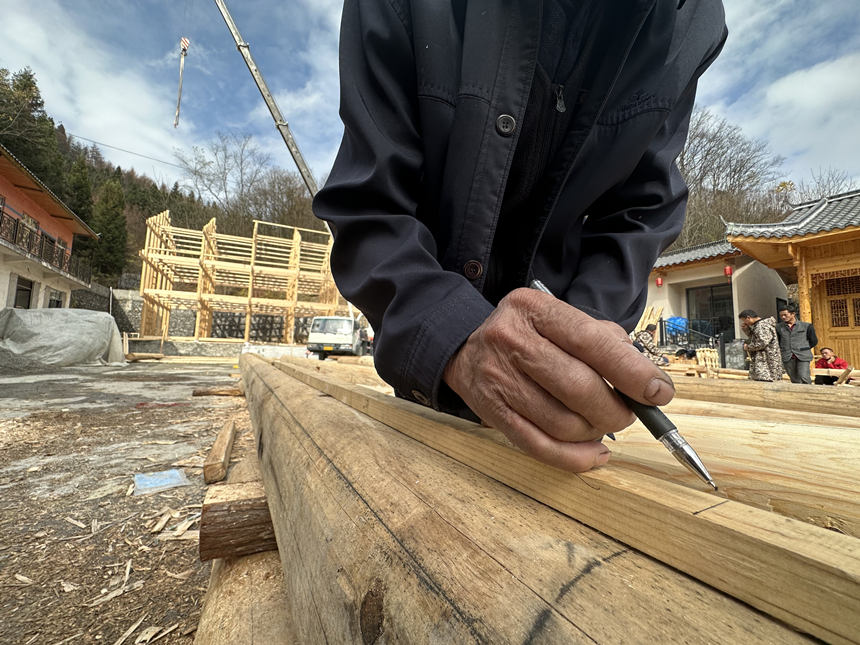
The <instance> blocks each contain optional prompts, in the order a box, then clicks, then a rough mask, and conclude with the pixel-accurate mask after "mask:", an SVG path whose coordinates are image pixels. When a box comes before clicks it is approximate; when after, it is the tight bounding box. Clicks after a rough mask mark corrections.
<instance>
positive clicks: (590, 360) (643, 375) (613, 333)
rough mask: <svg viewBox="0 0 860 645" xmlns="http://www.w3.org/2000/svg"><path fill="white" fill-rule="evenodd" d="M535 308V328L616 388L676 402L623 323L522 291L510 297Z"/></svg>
mask: <svg viewBox="0 0 860 645" xmlns="http://www.w3.org/2000/svg"><path fill="white" fill-rule="evenodd" d="M508 297H509V298H512V299H514V301H515V302H516V304H518V306H521V307H523V308H524V309H526V310H529V308H530V313H529V316H530V319H531V321H532V324H533V325H534V327H535V330H536V331H537V332H538V333H539V334H541V335H542V336H544V337H545V338H546V339H547V340H550V341H551V342H553V343H555V344H556V345H558V346H559V347H560V348H561V349H563V350H564V351H565V352H567V353H568V354H570V355H572V356H576V357H577V358H579V359H580V360H582V361H583V362H585V363H586V364H588V365H589V366H590V367H591V368H592V369H593V370H595V371H596V372H597V373H599V374H600V375H601V376H602V377H603V378H605V379H606V380H607V381H609V382H610V383H611V384H612V385H613V386H615V387H617V388H618V389H620V390H621V391H622V392H624V393H625V394H627V395H628V396H630V397H631V398H633V399H635V400H637V401H639V402H640V403H648V404H651V405H665V404H666V403H668V402H669V401H671V400H672V397H673V396H674V394H675V388H674V386H673V385H672V380H671V379H670V378H669V377H668V376H667V375H666V373H665V372H663V371H662V370H660V369H659V368H658V367H657V366H656V365H654V363H652V362H651V361H650V360H649V359H648V358H646V357H645V356H643V355H642V354H641V353H639V351H637V350H636V348H635V347H633V345H632V344H631V342H630V338H629V337H628V336H627V334H626V333H625V332H624V330H623V329H622V328H621V327H619V326H618V325H616V324H614V323H611V322H607V321H602V320H596V319H594V318H592V317H591V316H589V315H588V314H586V313H584V312H582V311H579V310H578V309H576V308H575V307H572V306H570V305H568V304H567V303H565V302H562V301H561V300H558V299H557V298H554V297H552V296H550V295H549V294H545V293H541V292H538V291H535V290H534V289H517V290H516V291H513V292H511V294H509V296H508Z"/></svg>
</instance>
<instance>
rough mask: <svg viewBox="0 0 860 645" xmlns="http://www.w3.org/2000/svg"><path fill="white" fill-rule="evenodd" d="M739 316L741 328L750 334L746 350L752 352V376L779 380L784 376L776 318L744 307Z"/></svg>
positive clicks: (745, 344) (760, 378)
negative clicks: (761, 314)
mask: <svg viewBox="0 0 860 645" xmlns="http://www.w3.org/2000/svg"><path fill="white" fill-rule="evenodd" d="M738 318H740V320H741V329H742V330H743V332H744V333H745V334H747V335H748V336H749V339H748V340H747V342H745V343H744V351H747V352H749V354H750V378H751V379H752V380H753V381H778V380H780V379H781V378H782V367H783V365H782V362H781V360H780V358H781V355H780V349H779V340H777V336H776V318H774V317H773V316H770V317H769V318H762V317H761V316H759V315H758V314H757V313H756V312H755V311H753V310H752V309H744V310H743V311H742V312H741V313H740V314H739V315H738Z"/></svg>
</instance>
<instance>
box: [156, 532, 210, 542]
mask: <svg viewBox="0 0 860 645" xmlns="http://www.w3.org/2000/svg"><path fill="white" fill-rule="evenodd" d="M158 539H159V540H167V541H169V540H199V539H200V531H185V532H184V533H183V534H182V535H179V536H176V535H174V534H173V533H167V534H164V535H159V536H158Z"/></svg>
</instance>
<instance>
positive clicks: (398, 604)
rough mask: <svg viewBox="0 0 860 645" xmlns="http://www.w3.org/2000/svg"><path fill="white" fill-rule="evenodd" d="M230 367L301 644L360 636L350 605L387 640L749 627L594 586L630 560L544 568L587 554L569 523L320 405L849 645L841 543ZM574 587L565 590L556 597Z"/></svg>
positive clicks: (615, 473) (707, 632) (675, 634)
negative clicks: (595, 573) (248, 420)
mask: <svg viewBox="0 0 860 645" xmlns="http://www.w3.org/2000/svg"><path fill="white" fill-rule="evenodd" d="M242 369H243V375H244V378H245V381H246V383H247V385H248V392H249V410H250V412H251V417H252V422H253V425H254V428H255V431H256V432H257V434H258V440H259V443H260V446H261V448H262V449H261V453H262V459H261V462H262V468H263V473H264V480H265V482H266V487H267V490H268V493H269V495H268V497H269V502H270V507H271V510H272V519H273V524H274V526H275V531H276V534H277V535H278V542H279V545H280V550H281V558H282V561H283V562H284V563H285V572H286V574H287V576H288V578H289V582H288V588H289V589H290V597H291V599H292V600H291V602H293V603H295V604H294V605H293V607H292V609H291V613H292V615H293V619H294V620H296V621H297V622H301V628H302V630H304V631H302V633H301V634H300V640H306V641H314V640H318V639H319V638H320V636H321V635H322V634H323V633H324V634H325V635H326V636H327V638H329V640H332V639H333V640H341V641H355V640H357V639H358V638H359V637H360V634H364V633H365V632H364V631H363V629H359V627H358V626H359V625H361V626H362V628H363V627H364V625H362V620H361V615H362V613H361V608H362V607H366V606H368V605H370V606H379V608H380V609H379V611H378V612H374V613H378V614H381V616H382V618H380V619H378V623H379V625H378V628H379V629H385V630H386V632H387V633H388V638H389V640H398V639H399V640H402V641H408V642H412V641H416V642H418V641H422V642H426V641H427V640H433V639H435V640H487V641H490V642H497V641H498V642H510V641H526V640H534V639H536V638H545V639H550V640H553V639H554V640H556V641H559V642H561V641H565V640H570V641H572V642H579V641H581V640H583V634H584V635H585V638H586V639H592V638H593V639H594V640H598V641H612V640H616V641H617V640H623V639H624V638H625V637H629V634H631V633H636V634H637V636H641V637H642V639H643V640H648V641H650V640H656V641H658V642H666V641H669V640H671V641H677V640H685V639H686V640H693V641H695V640H698V639H702V640H715V641H725V640H729V641H731V640H734V639H736V638H737V637H738V636H737V634H736V633H735V634H734V635H729V634H716V633H715V632H713V631H711V630H716V631H717V632H719V631H722V630H724V629H727V628H728V629H731V630H734V629H735V628H737V627H738V623H736V622H735V621H736V620H744V621H746V619H747V618H748V614H746V613H745V611H746V610H744V609H743V606H742V605H734V606H733V607H732V608H731V609H730V613H729V614H726V615H719V613H720V611H722V610H719V611H718V612H717V614H714V613H713V610H714V608H715V606H714V605H713V604H712V603H713V602H714V600H715V598H718V597H719V598H723V599H726V598H725V597H722V596H719V595H717V596H713V595H711V594H712V592H711V591H709V590H708V589H707V588H706V587H702V586H698V585H696V583H695V582H693V581H690V580H688V581H687V583H688V584H689V585H693V586H694V588H693V589H690V588H686V590H685V591H682V590H681V588H677V589H676V590H674V591H672V592H671V593H668V594H664V593H663V591H665V590H663V589H661V593H654V591H653V589H651V590H646V589H641V591H642V592H643V595H642V596H637V595H635V594H634V596H633V597H630V596H629V593H630V589H629V588H628V589H624V588H623V587H624V586H625V585H628V584H629V581H630V580H631V578H630V577H627V578H623V577H618V576H616V575H611V574H612V573H615V574H618V573H619V571H618V570H617V569H616V566H620V565H621V561H622V560H626V559H627V558H628V557H634V556H635V557H637V558H639V556H637V555H636V554H634V553H633V552H629V551H626V550H624V549H623V548H618V547H610V550H608V551H604V552H603V554H602V555H598V556H596V557H595V558H594V559H589V560H588V561H587V562H583V561H581V560H579V561H577V559H576V558H575V557H574V558H573V560H568V561H567V563H566V565H565V564H564V563H563V562H560V561H558V560H555V559H553V557H551V555H550V554H549V553H548V552H549V551H552V549H551V548H549V549H548V548H547V544H549V545H552V544H555V543H554V542H553V539H560V540H561V541H562V542H565V543H567V544H568V546H566V547H565V548H566V549H567V550H568V551H569V553H570V554H571V555H574V554H577V553H578V554H580V555H581V554H582V552H583V551H586V552H587V551H588V549H587V548H584V547H585V545H584V544H583V543H582V542H581V541H578V539H577V538H575V537H572V536H575V535H576V531H577V530H578V529H581V527H580V526H579V525H578V524H576V523H575V522H570V521H569V520H568V521H567V522H562V524H563V529H561V530H560V531H559V532H558V533H554V532H552V533H548V531H549V529H547V528H546V525H545V524H544V519H545V516H544V515H542V514H541V513H540V512H539V511H538V509H542V508H545V507H542V506H540V505H533V504H528V503H526V502H524V501H523V500H522V498H520V497H519V496H516V495H515V493H513V492H511V491H509V490H506V489H504V488H501V489H497V488H495V487H494V486H491V483H490V482H489V481H487V480H485V479H484V478H480V477H478V476H477V475H475V474H474V471H472V470H470V469H468V468H466V469H465V470H464V469H463V467H462V466H461V465H460V464H458V463H456V462H452V461H448V460H444V459H443V458H442V457H441V455H439V454H438V453H436V452H433V451H429V452H428V451H426V450H421V449H420V447H418V446H416V444H414V443H413V442H410V441H408V440H407V439H406V438H405V437H403V436H402V435H400V434H398V433H396V432H392V431H390V430H387V429H385V428H381V427H380V426H379V425H378V424H376V423H373V422H371V421H370V420H368V419H367V418H366V417H365V416H363V415H358V414H355V415H350V414H348V413H344V412H342V411H331V410H330V407H331V406H334V405H336V403H335V402H333V401H332V400H331V399H330V398H328V397H325V396H322V397H321V396H320V392H324V393H326V394H329V395H331V396H332V397H336V398H343V399H346V400H348V401H349V402H350V404H351V405H353V406H354V407H356V408H357V409H358V410H360V411H361V412H363V413H364V415H368V416H372V417H383V418H385V420H386V422H387V423H389V424H391V425H394V426H397V427H398V428H399V429H400V430H401V432H403V433H405V434H408V435H409V436H411V437H413V438H418V439H419V440H420V441H422V442H423V443H426V444H427V445H428V446H432V447H434V448H435V449H437V450H439V451H443V452H445V453H447V454H448V455H450V456H452V457H454V458H455V459H456V460H457V461H459V462H461V463H462V464H466V465H469V466H471V467H472V468H474V469H476V470H478V471H480V472H483V473H484V474H487V475H489V476H491V477H493V478H495V479H497V480H498V481H500V482H503V483H506V484H507V485H509V486H511V487H514V488H515V489H517V490H520V491H523V492H525V493H527V494H528V495H529V496H531V497H533V498H534V499H537V500H539V501H541V502H543V503H545V504H548V505H551V506H552V507H554V508H556V509H559V510H562V511H563V512H564V513H566V514H568V515H570V516H572V517H575V518H577V519H580V520H581V521H584V522H586V523H588V524H589V525H591V526H593V527H595V528H597V529H599V530H600V531H603V532H605V533H607V534H612V535H614V536H615V537H617V538H619V539H621V540H622V541H624V542H626V543H628V544H629V545H631V546H633V547H635V548H637V549H640V550H642V551H644V552H646V553H650V554H652V555H653V556H655V557H657V558H659V559H660V560H662V561H664V562H666V563H669V564H671V565H672V566H675V567H677V568H679V569H681V570H683V571H686V572H688V573H690V574H692V575H693V576H696V577H698V578H700V579H702V580H704V581H706V582H708V583H709V584H712V585H714V586H715V587H718V588H720V589H723V590H725V591H727V592H729V593H731V594H732V595H735V596H736V597H738V598H741V599H743V600H746V601H748V602H750V603H751V604H754V605H755V606H757V607H759V608H761V609H763V610H765V611H767V612H769V613H771V614H772V615H774V616H776V617H778V618H780V619H783V620H786V621H789V622H791V623H792V624H793V625H795V626H798V627H801V628H802V629H805V630H808V631H810V632H812V633H814V634H817V635H819V636H821V637H823V638H827V639H828V640H831V641H833V642H850V641H851V639H852V638H853V637H854V636H855V635H856V634H857V633H858V627H860V624H858V619H857V613H856V611H854V610H856V608H857V606H858V602H860V592H858V585H857V580H858V576H860V566H858V557H857V548H856V544H857V542H856V539H855V538H850V537H847V536H844V535H839V534H835V533H832V532H829V531H826V530H824V529H820V528H818V527H815V526H811V525H807V524H804V523H802V522H797V521H793V520H790V519H786V518H781V517H779V516H776V515H775V514H773V513H767V512H764V511H760V510H758V509H755V508H750V507H747V506H745V505H743V504H739V503H737V502H732V501H725V500H722V499H720V498H717V497H715V496H712V495H709V494H706V493H702V492H699V491H694V490H689V489H686V488H684V487H682V486H678V485H675V484H671V483H667V482H661V481H659V480H655V479H654V478H652V477H648V476H644V475H642V474H640V473H636V472H632V471H629V470H625V469H622V468H603V469H599V470H597V471H594V472H591V473H587V474H585V475H581V476H574V475H572V474H570V473H564V472H562V471H558V470H556V469H553V468H550V467H548V466H545V465H542V464H539V463H537V462H535V461H534V460H532V459H530V458H528V457H527V456H525V455H523V454H522V453H520V452H518V451H516V450H513V449H511V448H510V447H509V446H506V445H504V444H503V443H502V440H501V439H500V435H499V434H498V433H497V432H495V431H492V430H489V429H483V428H480V427H479V426H476V425H474V424H469V423H467V422H464V421H461V420H458V419H452V418H451V417H446V416H445V415H440V414H437V413H433V412H432V411H428V410H425V409H423V408H420V406H416V405H414V404H410V403H408V402H405V401H399V400H393V399H392V398H391V397H387V396H383V395H378V394H376V393H373V392H369V391H367V390H365V389H364V388H354V387H348V386H341V385H339V384H333V383H330V382H325V381H322V380H321V379H319V378H318V377H317V376H316V375H314V374H311V373H309V372H305V371H304V370H299V369H293V368H290V369H293V374H294V375H295V377H296V378H299V379H301V380H302V381H305V382H311V383H313V384H314V388H316V389H319V390H320V392H316V391H315V390H314V389H308V388H305V387H303V386H301V385H299V384H296V383H295V381H294V379H291V378H289V377H287V376H285V375H281V374H278V372H277V370H275V369H273V368H272V366H270V365H268V364H267V363H265V362H264V361H261V360H260V359H258V358H255V357H248V358H244V357H243V359H242ZM440 460H441V463H440ZM465 473H471V475H469V476H466V474H465ZM490 490H492V491H494V493H492V494H491V493H490V492H489V491H490ZM495 491H497V492H495ZM494 494H495V495H498V496H497V497H495V498H494V497H493V495H494ZM454 499H466V500H467V503H466V504H464V505H456V504H455V503H454V501H453V500H454ZM488 500H489V501H488ZM517 508H520V509H521V511H519V512H518V511H517V510H516V509H517ZM488 509H489V512H487V510H488ZM473 516H474V517H473ZM550 524H551V523H550ZM488 526H492V527H493V528H492V529H491V530H489V531H488V530H487V527H488ZM553 535H556V536H558V538H552V537H549V536H553ZM590 535H591V536H597V535H598V534H596V533H591V534H590ZM541 536H548V537H549V541H547V538H545V537H541ZM535 537H537V538H538V539H537V540H535ZM610 543H611V541H610ZM612 548H615V549H616V550H615V551H612V550H611V549H612ZM616 558H617V560H616ZM616 562H617V564H616ZM649 562H650V561H649V560H647V559H638V560H637V564H636V565H635V566H634V569H635V570H636V571H637V573H636V574H635V575H633V576H632V578H635V579H636V583H635V586H636V588H637V589H640V588H639V586H638V585H639V584H640V582H642V580H644V579H647V578H648V577H649V574H648V572H649V571H651V572H653V569H649V566H648V565H647V563H649ZM299 563H301V564H299ZM655 566H658V569H659V570H660V571H661V572H662V574H665V575H668V574H669V570H668V569H660V567H659V565H655ZM289 567H292V569H293V570H292V571H290V570H288V569H289ZM583 567H584V568H583ZM597 567H600V569H601V571H602V572H603V573H606V574H607V575H606V576H602V577H601V579H600V581H599V582H597V581H593V582H592V584H593V586H592V588H593V589H599V590H600V591H599V592H597V593H599V594H600V596H601V597H604V598H610V597H611V598H612V602H611V603H609V604H607V603H606V602H594V598H593V597H590V594H589V593H588V592H587V591H586V590H585V588H587V587H589V586H591V585H589V584H588V583H585V581H584V580H583V578H585V577H586V576H588V575H589V572H590V571H592V570H594V569H596V568H597ZM319 578H322V580H323V581H326V582H319ZM564 578H566V581H565V580H564ZM331 581H336V584H330V582H331ZM582 583H585V588H583V584H582ZM575 584H579V585H580V593H579V594H567V592H566V590H569V589H570V588H571V587H572V586H573V585H575ZM681 587H682V588H683V587H684V585H681ZM655 588H656V587H655ZM553 590H555V591H553ZM690 592H692V594H693V595H692V596H690V595H688V594H689V593H690ZM664 595H666V597H667V598H668V599H669V601H670V604H674V603H675V602H678V598H679V597H683V598H684V600H683V601H681V604H683V605H685V606H686V607H687V608H686V609H685V610H683V611H682V612H680V613H675V612H674V610H670V611H669V612H667V613H661V612H659V611H658V610H655V608H654V607H649V606H648V605H649V603H651V602H659V598H661V597H663V596H664ZM697 596H698V599H697V598H696V597H697ZM574 598H575V603H576V607H575V608H574V607H572V606H571V602H574V601H573V599H574ZM622 598H623V600H621V599H622ZM302 599H305V600H302ZM726 600H727V599H726ZM619 603H620V604H619ZM609 605H618V606H621V607H623V608H624V610H623V611H615V610H614V609H612V607H610V606H609ZM676 606H677V605H676ZM317 607H325V608H326V611H325V612H317V611H316V608H317ZM333 608H334V609H333ZM607 609H608V610H609V613H606V611H605V610H607ZM673 613H674V617H673ZM705 614H707V615H708V616H709V618H705V619H704V622H701V623H700V622H699V621H700V620H702V619H703V617H704V615H705ZM658 616H659V617H658ZM655 617H656V618H657V622H658V623H659V624H656V625H655V623H654V618H655ZM675 617H676V619H675ZM686 621H690V622H686ZM643 625H646V626H647V627H644V628H643ZM434 626H435V631H431V630H433V629H434ZM371 627H373V623H372V622H371ZM760 627H761V628H762V629H765V631H764V632H762V631H760V630H759V629H756V630H755V631H754V633H755V636H754V637H753V640H764V641H767V640H780V639H782V638H784V637H785V636H787V635H788V634H786V633H782V632H779V634H778V635H777V633H776V632H774V633H769V630H771V629H777V630H781V629H782V628H781V627H780V626H778V624H776V623H768V622H766V621H765V622H764V623H761V624H760ZM643 629H644V630H645V631H643ZM388 630H390V631H388ZM535 630H537V631H535ZM371 633H374V632H373V630H371ZM696 634H698V636H697V635H696Z"/></svg>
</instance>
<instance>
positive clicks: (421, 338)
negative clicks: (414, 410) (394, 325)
mask: <svg viewBox="0 0 860 645" xmlns="http://www.w3.org/2000/svg"><path fill="white" fill-rule="evenodd" d="M471 291H472V293H470V294H464V295H461V296H460V297H456V298H450V299H446V300H445V301H443V302H442V303H441V304H440V306H439V307H437V308H436V309H435V311H433V312H432V313H431V314H430V315H428V316H427V318H426V319H425V320H424V322H423V323H422V324H421V327H420V328H419V329H418V331H417V332H416V334H415V341H414V342H413V344H412V351H410V352H409V354H408V355H407V357H406V359H405V360H404V361H403V363H402V366H401V369H400V379H399V381H400V384H401V387H398V388H397V394H398V396H401V397H403V398H406V399H409V400H412V401H416V402H418V403H420V404H422V405H426V406H432V407H433V408H435V409H436V410H441V411H442V412H447V413H449V414H456V415H457V416H461V417H466V418H471V419H472V420H476V419H477V417H476V416H475V414H474V413H473V412H472V411H471V410H470V409H469V408H468V406H467V405H466V404H465V403H464V402H463V400H462V399H461V398H460V397H459V396H458V395H457V394H456V393H455V392H454V391H453V390H452V389H451V388H449V387H448V386H447V385H446V384H445V383H444V382H443V381H442V375H443V373H444V371H445V366H446V365H448V361H449V360H451V357H452V356H453V355H454V354H455V353H456V352H457V350H458V349H460V347H461V346H462V345H463V343H465V342H466V339H467V338H469V336H470V335H471V334H472V332H473V331H475V330H476V329H477V328H478V327H479V326H480V325H481V324H482V323H483V322H484V321H485V320H486V319H487V317H488V316H489V315H490V314H491V313H492V312H493V309H494V307H493V306H492V305H491V304H490V303H489V302H487V301H486V300H485V299H484V298H483V297H482V296H481V295H480V294H479V293H478V292H477V291H474V290H471Z"/></svg>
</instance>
